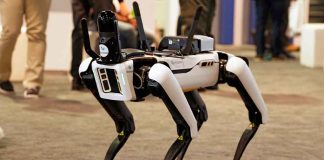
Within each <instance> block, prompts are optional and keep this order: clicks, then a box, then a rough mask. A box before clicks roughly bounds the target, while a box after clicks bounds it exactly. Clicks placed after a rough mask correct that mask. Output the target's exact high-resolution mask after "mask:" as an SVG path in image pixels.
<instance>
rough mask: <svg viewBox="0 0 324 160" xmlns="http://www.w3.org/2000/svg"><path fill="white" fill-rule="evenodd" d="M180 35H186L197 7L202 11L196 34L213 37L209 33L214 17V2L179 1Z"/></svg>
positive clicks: (211, 0) (203, 0)
mask: <svg viewBox="0 0 324 160" xmlns="http://www.w3.org/2000/svg"><path fill="white" fill-rule="evenodd" d="M179 4H180V19H181V20H180V24H178V25H180V26H178V27H180V29H181V33H179V34H181V35H187V34H188V32H189V30H190V26H191V23H192V21H193V17H194V16H195V13H196V9H197V7H198V6H202V7H203V10H202V13H201V16H200V18H199V23H198V26H197V29H196V34H200V35H205V36H209V37H214V36H213V35H212V33H211V31H212V24H213V19H214V16H215V8H216V0H179Z"/></svg>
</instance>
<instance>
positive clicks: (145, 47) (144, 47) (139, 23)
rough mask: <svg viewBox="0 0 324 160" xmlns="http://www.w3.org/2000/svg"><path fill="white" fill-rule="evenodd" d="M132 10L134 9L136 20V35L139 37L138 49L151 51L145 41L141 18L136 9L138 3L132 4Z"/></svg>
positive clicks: (138, 10)
mask: <svg viewBox="0 0 324 160" xmlns="http://www.w3.org/2000/svg"><path fill="white" fill-rule="evenodd" d="M133 9H134V13H135V18H136V22H137V29H138V33H139V37H140V49H142V50H147V51H151V47H150V45H149V43H148V41H147V38H146V35H145V31H144V27H143V22H142V18H141V12H140V9H139V7H138V3H137V2H136V1H135V2H133Z"/></svg>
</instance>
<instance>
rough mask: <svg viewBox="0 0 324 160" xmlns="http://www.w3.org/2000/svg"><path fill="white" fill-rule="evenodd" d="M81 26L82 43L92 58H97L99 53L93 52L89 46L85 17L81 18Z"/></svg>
mask: <svg viewBox="0 0 324 160" xmlns="http://www.w3.org/2000/svg"><path fill="white" fill-rule="evenodd" d="M81 26H82V34H83V45H84V49H85V51H86V52H87V53H88V55H89V56H90V57H92V58H93V59H96V58H99V55H98V54H97V53H96V52H94V51H93V50H92V49H91V46H90V40H89V33H88V22H87V19H85V18H82V19H81Z"/></svg>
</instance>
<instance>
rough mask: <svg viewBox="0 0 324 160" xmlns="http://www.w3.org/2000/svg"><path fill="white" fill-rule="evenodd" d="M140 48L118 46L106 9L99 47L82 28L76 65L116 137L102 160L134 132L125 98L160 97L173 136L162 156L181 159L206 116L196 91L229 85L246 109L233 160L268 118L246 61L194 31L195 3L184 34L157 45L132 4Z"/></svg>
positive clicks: (114, 25) (168, 159)
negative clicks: (110, 121) (79, 60)
mask: <svg viewBox="0 0 324 160" xmlns="http://www.w3.org/2000/svg"><path fill="white" fill-rule="evenodd" d="M133 8H134V12H135V17H136V20H137V25H138V30H139V37H140V48H141V49H140V50H138V49H125V50H121V48H120V42H119V33H118V29H117V25H118V22H117V20H116V17H115V14H114V13H113V12H112V11H103V12H101V13H100V14H99V16H98V19H97V23H98V29H99V51H100V54H99V55H98V54H96V53H95V52H94V51H93V50H92V49H91V47H90V42H89V35H88V28H87V20H86V19H83V20H82V22H81V24H82V30H83V39H84V46H85V50H86V52H87V53H88V55H89V56H90V57H89V58H88V59H86V60H84V61H83V62H82V64H81V65H80V68H79V73H80V77H81V78H82V80H83V82H84V84H85V85H86V86H87V88H88V89H90V91H91V92H92V94H93V95H94V96H95V97H96V99H97V100H98V101H99V103H100V104H101V105H102V106H103V108H104V109H105V110H106V111H107V112H108V114H109V115H110V116H111V118H112V119H113V120H114V122H115V125H116V130H117V132H118V136H117V137H116V138H115V140H114V141H113V142H112V144H111V145H110V147H109V149H108V151H107V153H106V157H105V160H111V159H114V157H115V156H116V154H117V153H118V151H119V150H120V149H121V148H122V147H123V145H124V144H125V143H126V141H127V139H128V137H129V136H130V135H131V134H132V133H133V132H134V131H135V124H134V120H133V116H132V114H131V112H130V111H129V110H128V108H127V106H126V105H125V101H129V100H132V101H138V102H140V101H143V100H144V97H146V96H147V95H149V94H152V95H154V96H156V97H159V98H161V99H162V101H163V102H164V103H165V105H166V107H167V109H168V110H169V112H170V113H171V115H172V118H173V120H174V122H175V123H176V127H177V133H178V136H179V137H178V138H177V139H176V140H175V142H174V143H173V144H172V145H171V147H170V148H169V150H168V152H167V154H166V156H165V160H173V159H179V160H181V159H183V157H184V155H185V153H186V151H187V148H188V147H189V145H190V143H191V141H192V138H195V137H197V135H198V131H199V129H200V128H201V126H202V124H203V123H204V122H205V121H207V118H208V114H207V110H206V106H205V103H204V102H203V100H202V98H201V97H200V95H199V93H198V91H197V89H198V88H200V87H208V86H213V85H215V84H222V83H227V84H228V85H229V86H232V87H235V88H236V89H237V91H238V93H239V94H240V96H241V97H242V99H243V101H244V104H245V106H246V108H247V110H248V113H249V120H250V122H251V124H250V125H249V126H248V128H247V129H246V130H245V131H244V133H243V135H242V137H241V139H240V141H239V144H238V146H237V150H236V153H235V156H234V160H239V159H240V158H241V156H242V154H243V152H244V150H245V148H246V146H247V145H248V143H249V142H250V140H251V139H252V138H253V136H254V134H255V133H256V131H257V129H258V127H259V125H260V124H262V123H266V122H267V120H268V113H267V107H266V105H265V103H264V100H263V98H262V96H261V94H260V91H259V89H258V87H257V84H256V82H255V80H254V77H253V75H252V73H251V71H250V69H249V67H248V61H247V59H245V58H243V57H236V56H234V55H232V54H228V53H224V52H221V51H215V50H214V42H213V39H212V38H210V37H206V36H201V35H194V32H195V28H196V27H197V24H198V23H199V22H198V20H199V16H200V14H201V11H202V8H201V7H198V9H197V12H196V15H195V17H194V21H193V24H192V26H191V29H190V32H189V36H188V37H178V36H177V37H171V36H170V37H164V38H163V39H162V41H161V42H160V44H159V46H158V48H157V49H154V48H152V47H150V46H149V44H148V42H147V40H146V37H145V32H144V28H143V24H142V19H141V15H140V11H139V7H138V4H137V3H136V2H134V3H133Z"/></svg>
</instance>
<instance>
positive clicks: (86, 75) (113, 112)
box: [80, 69, 135, 160]
mask: <svg viewBox="0 0 324 160" xmlns="http://www.w3.org/2000/svg"><path fill="white" fill-rule="evenodd" d="M80 76H81V78H82V80H83V82H84V83H85V85H86V86H87V88H88V89H90V91H91V92H92V94H93V95H94V96H95V97H96V99H97V100H98V102H99V103H100V104H101V105H102V107H103V108H104V109H105V110H106V111H107V113H108V114H109V115H110V117H111V118H112V119H113V120H114V122H115V125H116V130H117V133H118V135H117V137H116V138H115V139H114V141H113V142H112V143H111V145H110V147H109V149H108V151H107V153H106V157H105V160H112V159H114V157H115V156H116V155H117V153H118V152H119V150H120V149H121V148H122V147H123V145H124V144H125V143H126V141H127V139H128V137H129V136H130V135H131V134H132V133H134V131H135V124H134V120H133V115H132V114H131V112H130V111H129V110H128V108H127V106H126V104H125V103H124V102H123V101H114V100H107V99H103V98H101V97H100V96H99V93H98V90H97V86H96V83H95V79H94V77H93V76H94V75H93V73H92V72H91V69H89V70H87V71H85V72H81V73H80Z"/></svg>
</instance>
